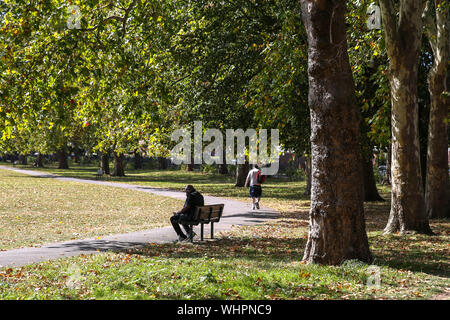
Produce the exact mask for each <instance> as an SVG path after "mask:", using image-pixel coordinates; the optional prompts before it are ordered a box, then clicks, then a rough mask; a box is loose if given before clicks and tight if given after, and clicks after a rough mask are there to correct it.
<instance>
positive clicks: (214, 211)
mask: <svg viewBox="0 0 450 320" xmlns="http://www.w3.org/2000/svg"><path fill="white" fill-rule="evenodd" d="M223 207H224V204H212V205H207V206H202V207H196V208H195V212H194V216H193V219H192V220H190V221H186V222H184V223H185V224H187V225H190V226H196V225H198V224H200V225H201V229H200V239H201V241H203V226H204V225H205V224H208V223H210V224H211V239H214V222H219V221H220V218H221V217H222V213H223ZM191 231H192V232H194V229H193V228H192V229H191ZM190 238H191V241H192V235H191V237H190Z"/></svg>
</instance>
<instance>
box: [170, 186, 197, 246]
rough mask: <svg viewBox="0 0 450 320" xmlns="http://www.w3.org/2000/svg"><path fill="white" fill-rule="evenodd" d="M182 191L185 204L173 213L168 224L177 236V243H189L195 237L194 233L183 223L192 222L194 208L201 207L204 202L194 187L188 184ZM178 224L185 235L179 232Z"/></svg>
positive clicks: (190, 227)
mask: <svg viewBox="0 0 450 320" xmlns="http://www.w3.org/2000/svg"><path fill="white" fill-rule="evenodd" d="M184 191H185V192H186V202H185V203H184V207H183V209H181V210H180V211H178V212H174V215H173V216H172V217H171V218H170V222H171V223H172V226H173V228H174V229H175V232H176V233H177V235H178V241H185V240H189V241H191V240H192V238H193V237H194V236H195V233H194V231H193V230H192V226H189V225H187V224H183V222H185V221H189V220H192V218H193V215H194V212H195V207H201V206H203V205H204V204H205V202H204V199H203V196H202V195H201V193H200V192H198V191H197V190H195V188H194V186H192V185H190V184H188V185H187V186H186V188H185V189H184ZM180 224H181V225H182V226H183V228H184V230H186V234H187V235H185V234H184V233H183V231H181V228H180Z"/></svg>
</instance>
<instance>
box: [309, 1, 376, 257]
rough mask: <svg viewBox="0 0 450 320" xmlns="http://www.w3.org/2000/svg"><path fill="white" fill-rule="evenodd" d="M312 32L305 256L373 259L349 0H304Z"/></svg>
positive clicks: (310, 31)
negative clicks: (349, 33)
mask: <svg viewBox="0 0 450 320" xmlns="http://www.w3.org/2000/svg"><path fill="white" fill-rule="evenodd" d="M301 5H302V15H303V21H304V25H305V27H306V31H307V35H308V76H309V107H310V114H311V153H312V186H311V209H310V225H309V235H308V241H307V244H306V248H305V253H304V256H303V260H304V261H306V262H308V263H320V264H331V265H336V264H340V263H342V262H343V261H344V260H348V259H359V260H362V261H366V262H369V261H371V260H372V256H371V253H370V250H369V245H368V240H367V234H366V230H365V221H364V207H363V190H362V184H361V180H362V168H361V165H360V164H361V161H360V146H359V141H358V135H359V121H360V114H359V111H358V109H357V106H356V98H355V89H354V84H353V79H352V73H351V69H350V64H349V60H348V53H347V40H346V27H345V19H344V13H345V1H331V0H329V1H327V0H322V1H310V0H302V1H301Z"/></svg>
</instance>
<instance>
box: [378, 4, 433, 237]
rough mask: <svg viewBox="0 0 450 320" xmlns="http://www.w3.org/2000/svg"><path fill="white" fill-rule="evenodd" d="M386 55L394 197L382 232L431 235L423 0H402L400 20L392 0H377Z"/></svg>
mask: <svg viewBox="0 0 450 320" xmlns="http://www.w3.org/2000/svg"><path fill="white" fill-rule="evenodd" d="M380 4H381V11H382V16H383V21H384V30H385V39H386V48H387V53H388V57H389V68H390V74H389V82H390V85H391V103H392V113H391V117H392V121H391V123H392V159H391V161H392V162H391V184H392V200H391V211H390V215H389V221H388V223H387V225H386V228H385V229H384V230H385V233H394V232H397V231H400V232H401V233H406V232H419V233H425V234H430V233H432V231H431V229H430V226H429V224H428V217H427V216H426V213H425V199H424V193H423V185H422V173H421V166H420V147H419V129H418V123H419V121H418V120H419V119H418V114H419V105H418V99H417V72H418V63H419V62H418V58H419V53H420V49H421V45H422V42H421V38H422V19H421V13H422V1H421V0H407V1H406V0H402V1H401V3H400V6H399V10H400V12H399V19H397V14H396V10H395V9H394V6H393V4H392V2H391V0H380Z"/></svg>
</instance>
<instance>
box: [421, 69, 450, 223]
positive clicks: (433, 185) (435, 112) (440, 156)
mask: <svg viewBox="0 0 450 320" xmlns="http://www.w3.org/2000/svg"><path fill="white" fill-rule="evenodd" d="M445 80H446V79H445V74H436V73H432V74H430V78H429V91H430V99H431V108H430V123H429V127H428V152H427V177H426V194H425V199H426V212H427V215H428V216H429V217H430V218H444V217H449V214H450V206H449V198H450V195H449V190H448V188H449V177H448V154H447V147H448V132H447V123H446V122H445V119H446V117H447V113H448V103H447V101H446V98H445V97H443V96H442V97H441V95H442V93H443V92H444V91H446V88H445V86H446V83H445Z"/></svg>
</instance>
